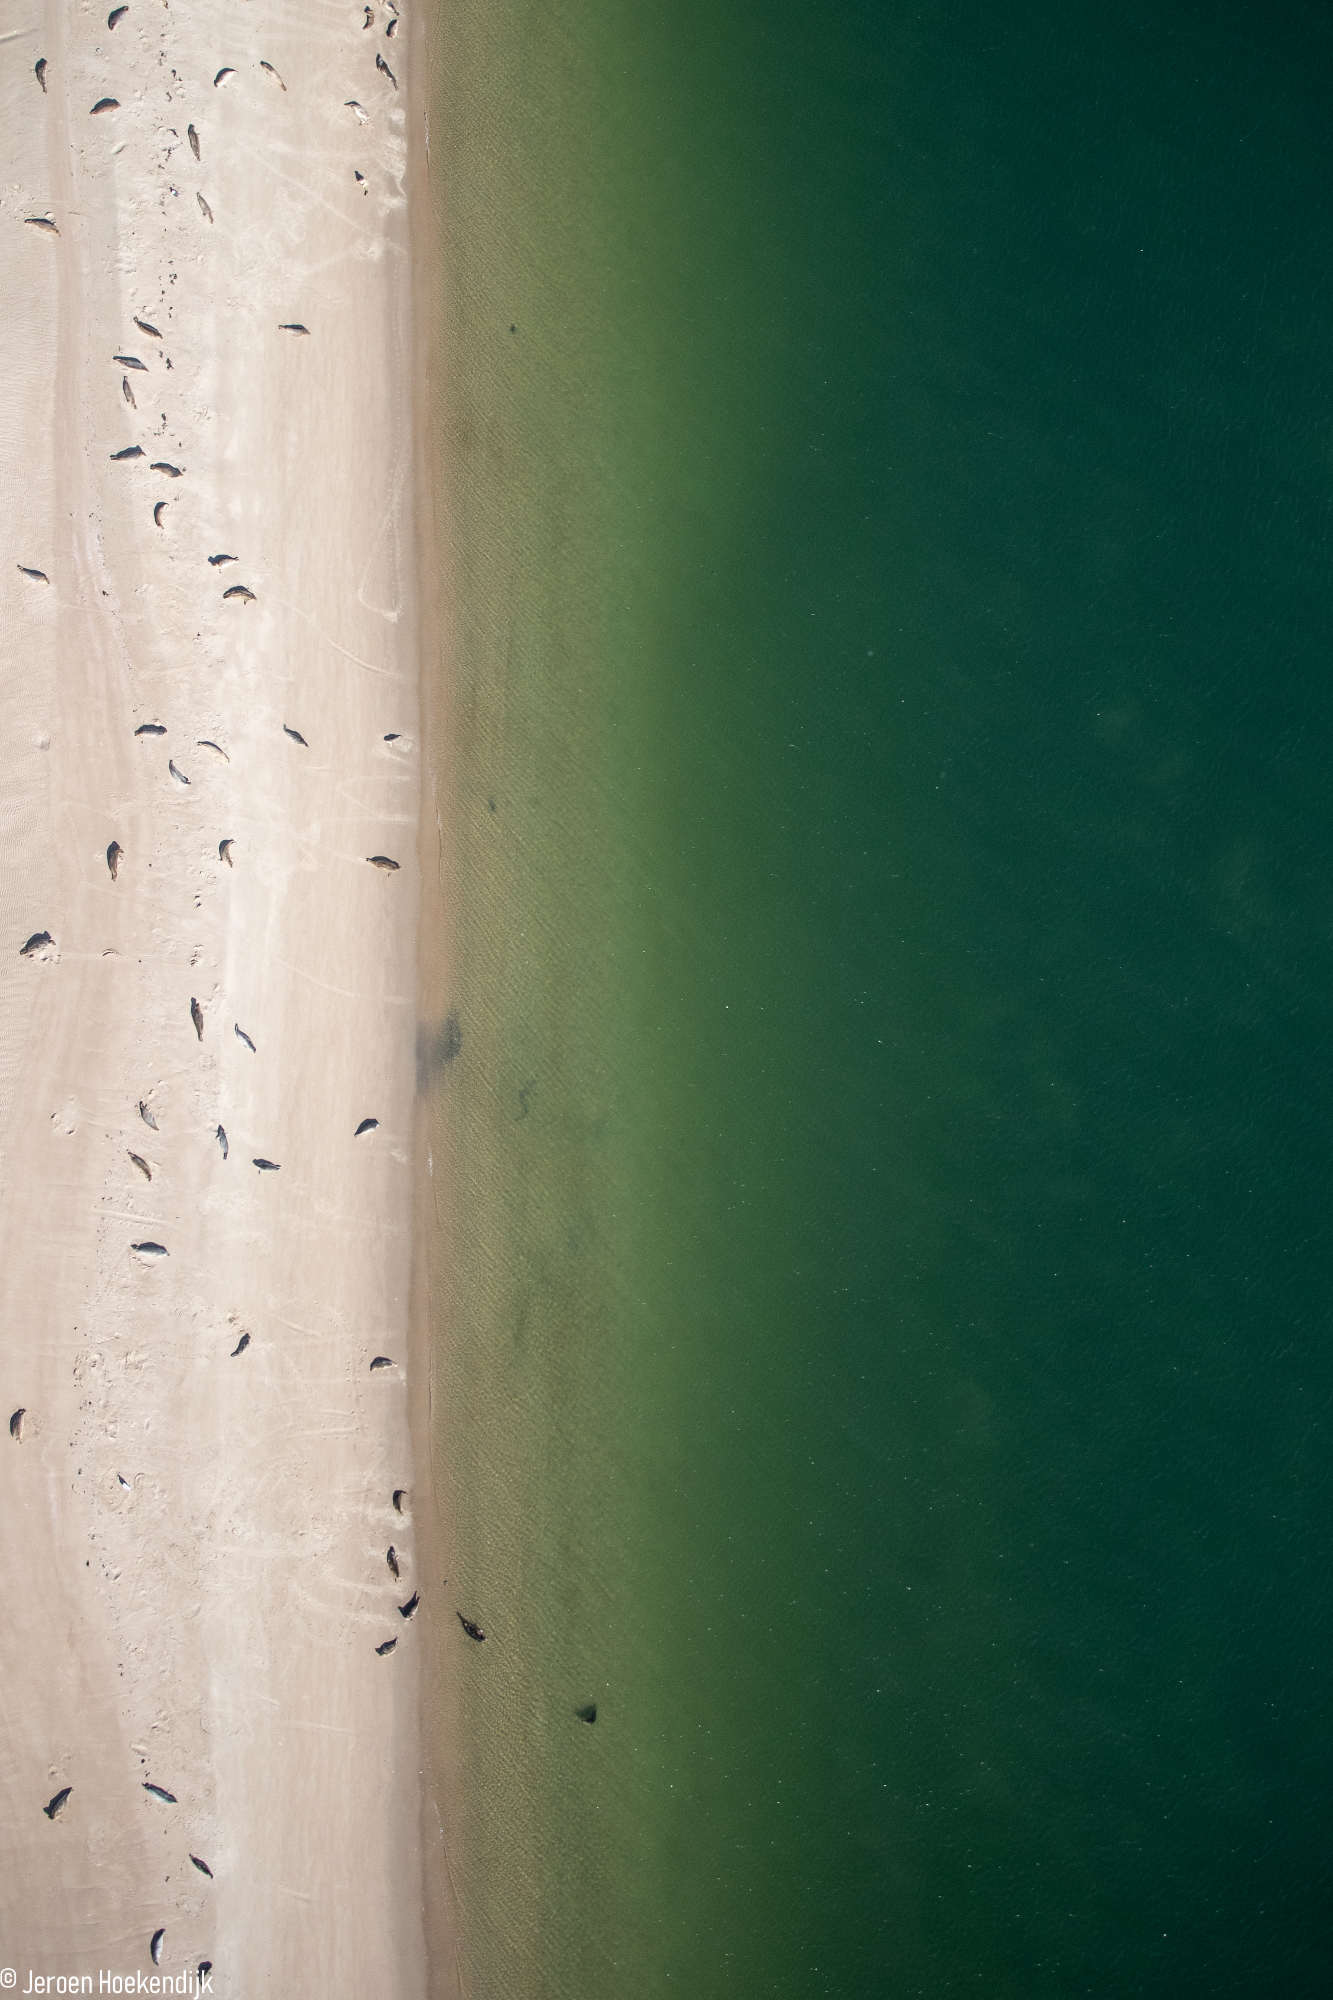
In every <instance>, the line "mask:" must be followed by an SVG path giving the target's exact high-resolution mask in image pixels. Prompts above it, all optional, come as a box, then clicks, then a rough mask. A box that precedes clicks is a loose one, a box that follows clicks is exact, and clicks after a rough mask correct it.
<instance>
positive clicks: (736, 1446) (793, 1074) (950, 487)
mask: <svg viewBox="0 0 1333 2000" xmlns="http://www.w3.org/2000/svg"><path fill="white" fill-rule="evenodd" d="M437 56H438V74H437V83H436V89H435V97H434V106H433V110H432V119H431V132H432V173H433V175H434V185H435V195H436V200H437V204H438V210H439V223H440V229H441V232H442V235H441V241H442V250H443V260H442V269H443V273H444V285H443V289H442V292H441V297H440V301H439V311H440V315H441V325H442V328H443V329H444V334H445V348H446V352H447V354H448V356H449V366H448V368H447V370H446V373H445V375H444V378H443V379H442V381H441V384H440V387H439V399H438V410H437V415H438V419H439V429H440V438H441V449H442V452H443V464H444V477H445V487H446V490H447V493H448V496H449V509H450V511H449V515H448V526H447V530H446V532H445V533H444V535H443V537H442V543H441V552H440V561H441V565H442V573H443V575H444V577H445V580H446V585H447V589H448V592H449V594H450V602H451V604H452V607H453V614H452V624H451V636H450V657H449V663H448V674H449V677H450V685H451V688H452V690H453V693H452V697H451V699H452V704H453V705H452V709H451V719H450V741H449V746H448V749H449V755H448V759H447V760H446V761H447V768H448V778H447V782H446V787H445V796H444V800H443V820H444V842H443V852H444V856H445V872H446V875H447V878H448V883H449V888H450V892H451V894H452V896H453V897H454V899H455V906H456V909H457V912H458V928H457V937H456V949H455V955H454V958H453V961H452V966H451V980H452V985H451V993H452V1003H453V1005H454V1007H455V1008H456V1010H457V1033H456V1034H452V1035H450V1036H449V1037H447V1038H446V1039H445V1041H444V1042H442V1043H440V1044H438V1045H437V1054H438V1055H439V1057H440V1060H439V1062H438V1064H437V1066H436V1069H435V1074H434V1082H433V1085H432V1087H433V1089H434V1090H435V1092H436V1104H437V1109H438V1120H439V1122H438V1132H439V1133H440V1134H442V1135H443V1138H442V1140H441V1141H440V1142H439V1143H442V1144H443V1145H444V1147H445V1149H446V1151H447V1156H448V1159H449V1163H450V1169H451V1172H452V1174H453V1176H454V1186H455V1190H456V1192H455V1197H454V1200H453V1203H452V1206H449V1207H447V1208H446V1209H445V1210H443V1211H442V1223H441V1227H442V1231H443V1232H444V1238H445V1245H446V1249H447V1254H448V1270H449V1284H448V1296H447V1299H446V1300H443V1301H442V1303H441V1309H440V1311H439V1314H438V1325H437V1334H436V1338H437V1342H438V1349H439V1358H440V1367H439V1370H438V1384H439V1388H438V1390H437V1403H436V1409H437V1431H436V1438H435V1445H436V1462H437V1472H438V1474H439V1476H440V1478H441V1479H442V1480H443V1481H444V1483H445V1485H446V1488H447V1490H448V1492H449V1493H450V1495H451V1497H452V1503H453V1506H454V1510H455V1517H456V1543H457V1546H456V1548H455V1549H453V1550H452V1552H451V1556H450V1572H449V1575H450V1581H449V1585H448V1592H447V1601H448V1603H449V1604H450V1605H455V1606H456V1608H458V1609H460V1610H463V1611H464V1612H465V1613H466V1614H467V1615H469V1616H471V1617H473V1618H475V1619H478V1620H479V1621H480V1622H481V1624H482V1625H483V1626H484V1628H485V1629H486V1631H487V1634H488V1637H487V1642H486V1643H485V1645H475V1644H473V1643H471V1642H470V1641H468V1640H467V1639H466V1638H465V1637H464V1636H462V1635H461V1632H460V1633H459V1634H458V1635H457V1636H456V1639H455V1640H454V1641H449V1642H448V1646H449V1647H451V1648H452V1653H451V1658H452V1657H453V1655H456V1662H455V1664H456V1670H457V1685H458V1688H459V1694H460V1702H461V1718H462V1744H463V1764H462V1771H461V1774H460V1781H459V1790H458V1794H457V1796H456V1798H454V1799H453V1800H452V1801H451V1802H450V1820H449V1824H450V1828H451V1832H450V1841H451V1859H452V1865H453V1871H454V1876H455V1881H456V1888H457V1895H458V1903H459V1912H460V1927H461V1953H462V1964H463V1968H464V1990H465V1991H466V1992H467V1994H468V1995H469V1996H473V2000H482V1996H485V2000H529V1996H531V2000H630V1996H634V2000H640V1997H641V1996H642V1997H643V2000H660V1997H661V1996H670V1995H672V1994H676V1995H689V1996H691V2000H713V1996H751V1995H754V1996H760V1995H780V1996H791V2000H796V1996H806V1995H816V1994H828V1995H837V1996H847V2000H871V1996H898V1995H903V1996H906V1995H916V1994H925V1995H937V1994H951V1993H976V1994H984V1995H987V1996H991V1995H1004V1996H1011V1995H1012V1996H1015V2000H1017V1996H1026V1995H1033V1994H1051V1995H1063V1994H1070V1995H1074V1994H1079V1995H1082V1994H1092V1995H1097V1996H1105V2000H1113V1997H1114V2000H1118V1997H1119V1996H1125V1995H1150V1996H1159V1995H1160V1996H1163V2000H1166V1996H1170V2000H1193V1997H1194V1996H1200V2000H1202V1996H1213V1995H1220V1994H1232V1993H1234V1994H1239V1995H1258V1994H1268V1993H1272V1994H1281V1995H1283V1996H1293V1995H1305V1994H1310V1995H1314V1994H1319V1993H1322V1992H1324V1991H1325V1990H1326V1987H1327V1981H1328V1972H1327V1964H1326V1962H1327V1959H1328V1956H1329V1945H1330V1931H1331V1930H1333V1908H1331V1897H1330V1864H1329V1845H1328V1836H1327V1802H1328V1799H1329V1797H1330V1790H1331V1786H1333V1771H1331V1770H1330V1763H1331V1762H1333V1740H1331V1730H1333V1725H1331V1723H1330V1672H1329V1654H1330V1645H1331V1643H1333V1619H1331V1617H1330V1614H1331V1612H1333V1602H1331V1601H1330V1600H1331V1596H1333V1592H1331V1590H1330V1539H1331V1536H1330V1529H1331V1527H1333V1510H1331V1508H1330V1438H1329V1428H1330V1400H1331V1397H1333V1353H1331V1352H1330V1334H1329V1305H1330V1276H1331V1264H1330V1252H1329V1215H1330V1175H1329V1165H1328V1162H1329V1120H1330V1089H1329V1072H1330V1060H1331V1056H1330V1051H1331V1048H1333V1043H1331V1042H1330V1000H1329V995H1330V991H1331V990H1333V877H1331V875H1330V848H1331V847H1333V787H1331V785H1330V753H1331V750H1333V740H1331V737H1330V726H1329V725H1330V709H1331V708H1333V577H1331V574H1330V538H1329V531H1330V519H1331V516H1333V120H1330V117H1329V109H1328V107H1329V101H1330V99H1329V86H1330V81H1333V17H1330V16H1329V14H1328V13H1327V11H1326V10H1324V9H1319V8H1316V7H1314V6H1312V5H1304V4H1295V0H1265V4H1262V5H1260V4H1254V3H1253V0H1230V4H1228V3H1227V0H1217V4H1213V5H1203V4H1197V5H1190V4H1171V0H1165V3H1163V0H1158V4H1154V5H1151V6H1150V5H1147V4H1145V3H1144V0H1128V4H1122V5H1117V6H1115V7H1112V6H1110V5H1108V4H1103V3H1102V0H1094V4H1091V5H1088V6H1084V7H1080V8H1068V7H1059V6H1056V5H1054V4H1052V0H1043V3H1042V4H1038V0H1018V4H1015V5H1014V6H1012V7H1009V8H1007V9H998V8H996V7H994V6H993V5H987V6H982V5H980V4H962V0H940V4H936V5H930V4H916V5H907V4H897V0H878V4H875V5H870V4H863V0H825V4H809V0H807V4H802V5H796V4H794V0H765V4H763V5H760V4H759V0H732V4H730V5H728V6H724V7H717V6H709V7H705V6H702V5H699V4H697V0H677V4H675V5H674V6H672V7H669V8H661V7H659V8H652V7H648V6H645V5H644V4H643V0H549V4H546V5H543V6H541V7H537V6H531V5H529V6H519V5H517V4H513V0H448V4H447V5H446V6H444V7H442V9H441V13H440V25H439V38H438V49H437ZM452 1670H453V1669H452V1667H451V1671H452ZM594 1702H595V1703H596V1709H597V1719H596V1722H595V1724H593V1725H592V1726H588V1725H587V1724H586V1723H585V1722H583V1721H582V1720H580V1719H579V1717H578V1714H577V1711H578V1710H579V1709H580V1708H587V1707H588V1706H589V1705H590V1704H592V1703H594Z"/></svg>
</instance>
